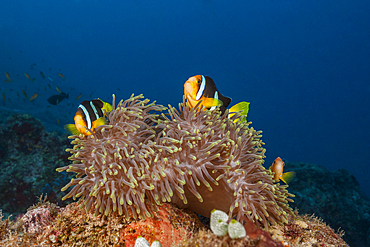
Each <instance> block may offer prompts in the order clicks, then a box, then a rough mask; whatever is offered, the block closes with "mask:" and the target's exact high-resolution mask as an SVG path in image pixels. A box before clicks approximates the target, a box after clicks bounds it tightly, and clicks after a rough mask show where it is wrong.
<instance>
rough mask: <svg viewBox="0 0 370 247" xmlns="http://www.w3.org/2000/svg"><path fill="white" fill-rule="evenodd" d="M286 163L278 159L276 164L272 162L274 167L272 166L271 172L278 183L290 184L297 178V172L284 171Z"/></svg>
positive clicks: (275, 161)
mask: <svg viewBox="0 0 370 247" xmlns="http://www.w3.org/2000/svg"><path fill="white" fill-rule="evenodd" d="M284 165H285V163H284V161H283V160H282V159H281V158H280V157H277V158H276V159H275V160H274V162H272V165H271V166H270V168H269V169H270V170H271V171H272V172H273V173H274V180H276V181H279V180H281V181H283V182H284V183H286V184H288V183H289V182H290V181H292V180H293V178H294V176H295V172H285V173H283V171H284Z"/></svg>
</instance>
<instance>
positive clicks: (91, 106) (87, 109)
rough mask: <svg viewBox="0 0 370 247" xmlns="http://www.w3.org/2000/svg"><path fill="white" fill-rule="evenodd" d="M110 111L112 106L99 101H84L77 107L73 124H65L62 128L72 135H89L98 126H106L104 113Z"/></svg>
mask: <svg viewBox="0 0 370 247" xmlns="http://www.w3.org/2000/svg"><path fill="white" fill-rule="evenodd" d="M103 110H105V111H106V113H108V112H110V111H112V105H111V104H109V103H106V102H104V101H102V100H100V99H94V100H85V101H82V103H81V104H80V105H79V107H78V109H77V112H76V114H75V117H74V120H75V123H74V124H67V125H65V126H64V128H65V129H66V130H67V131H68V132H69V133H71V134H73V135H79V134H83V135H85V136H88V135H91V132H90V131H89V130H91V131H92V132H95V129H96V128H97V127H98V126H101V125H104V124H106V119H105V115H104V111H103Z"/></svg>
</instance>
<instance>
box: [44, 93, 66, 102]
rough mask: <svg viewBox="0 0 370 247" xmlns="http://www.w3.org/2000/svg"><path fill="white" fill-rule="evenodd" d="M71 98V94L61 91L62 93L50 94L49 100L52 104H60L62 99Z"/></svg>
mask: <svg viewBox="0 0 370 247" xmlns="http://www.w3.org/2000/svg"><path fill="white" fill-rule="evenodd" d="M68 98H69V94H66V93H60V94H56V95H53V96H50V97H49V98H48V99H47V101H48V102H49V103H50V104H51V105H58V104H59V103H60V102H61V101H62V100H64V99H68Z"/></svg>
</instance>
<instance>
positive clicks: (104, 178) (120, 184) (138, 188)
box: [57, 95, 165, 219]
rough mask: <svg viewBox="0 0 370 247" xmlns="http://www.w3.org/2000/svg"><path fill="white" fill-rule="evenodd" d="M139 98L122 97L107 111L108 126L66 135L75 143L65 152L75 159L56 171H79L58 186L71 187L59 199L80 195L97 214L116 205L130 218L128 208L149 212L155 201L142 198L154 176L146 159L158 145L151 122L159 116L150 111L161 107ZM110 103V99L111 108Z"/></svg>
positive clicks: (109, 211) (105, 212)
mask: <svg viewBox="0 0 370 247" xmlns="http://www.w3.org/2000/svg"><path fill="white" fill-rule="evenodd" d="M142 98H143V96H142V95H139V96H133V95H132V96H131V97H130V99H128V100H126V101H124V102H123V101H122V100H121V102H120V103H119V104H118V106H117V108H114V109H113V110H112V111H111V112H110V113H109V114H108V115H107V118H108V122H109V125H102V126H99V127H98V128H97V129H96V132H95V133H94V132H91V133H92V134H91V135H89V136H84V135H79V136H70V137H69V138H71V139H74V140H73V141H72V142H71V143H72V144H74V147H73V149H67V150H66V151H69V152H71V153H72V155H71V157H70V158H69V159H70V160H73V164H71V165H69V166H65V167H60V168H58V169H57V171H59V172H61V171H64V170H66V171H67V172H75V173H77V175H76V179H72V180H71V181H70V182H69V183H68V184H67V185H66V186H64V187H63V188H62V191H64V190H66V189H67V188H68V187H70V186H74V187H73V188H72V190H71V191H70V192H69V193H68V194H67V195H65V196H64V197H63V200H65V199H67V198H70V197H73V199H74V200H75V199H76V198H78V197H81V198H80V201H84V202H83V204H82V206H85V209H86V211H89V210H90V209H91V208H92V207H94V208H95V214H97V213H99V212H100V213H104V214H105V215H109V214H110V213H111V212H112V211H117V210H118V213H119V214H120V215H122V214H123V213H125V215H126V218H127V219H128V218H129V211H128V208H130V209H131V212H132V214H133V217H134V218H136V217H137V215H136V213H137V214H139V215H141V217H142V218H145V217H146V216H148V217H149V216H152V212H151V208H148V206H149V207H151V206H154V204H147V200H146V199H145V197H146V196H147V194H148V191H151V190H153V185H152V184H150V183H149V184H148V181H150V180H151V179H152V178H151V174H152V173H153V171H152V170H153V169H152V168H151V165H150V163H151V159H152V156H153V155H154V154H155V151H154V150H156V148H157V147H156V144H155V142H153V139H154V138H155V136H156V135H155V131H154V130H153V128H152V127H151V125H152V124H153V120H154V118H156V116H157V115H156V114H155V113H150V112H151V111H161V110H163V109H165V108H164V107H163V106H160V105H156V104H155V102H153V103H150V104H149V100H148V99H145V100H141V99H142ZM114 104H115V102H114V99H113V107H114ZM153 149H154V150H153Z"/></svg>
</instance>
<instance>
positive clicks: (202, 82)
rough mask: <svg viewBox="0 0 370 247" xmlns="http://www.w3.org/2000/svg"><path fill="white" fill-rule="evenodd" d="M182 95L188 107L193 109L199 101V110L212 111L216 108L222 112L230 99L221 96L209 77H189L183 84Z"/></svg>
mask: <svg viewBox="0 0 370 247" xmlns="http://www.w3.org/2000/svg"><path fill="white" fill-rule="evenodd" d="M184 95H185V98H186V100H187V102H188V104H189V106H190V108H194V107H195V106H196V105H197V104H198V103H199V102H200V101H202V103H201V104H200V105H199V108H201V107H202V106H204V107H205V108H206V109H210V110H214V109H215V108H216V107H217V106H219V107H220V110H221V111H222V112H225V110H226V107H227V106H228V105H229V104H230V102H231V98H229V97H225V96H223V95H222V94H221V93H220V92H219V91H218V90H217V87H216V84H215V82H214V81H213V80H212V78H211V77H209V76H203V75H196V76H192V77H190V78H189V79H188V80H187V81H186V82H185V84H184Z"/></svg>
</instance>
